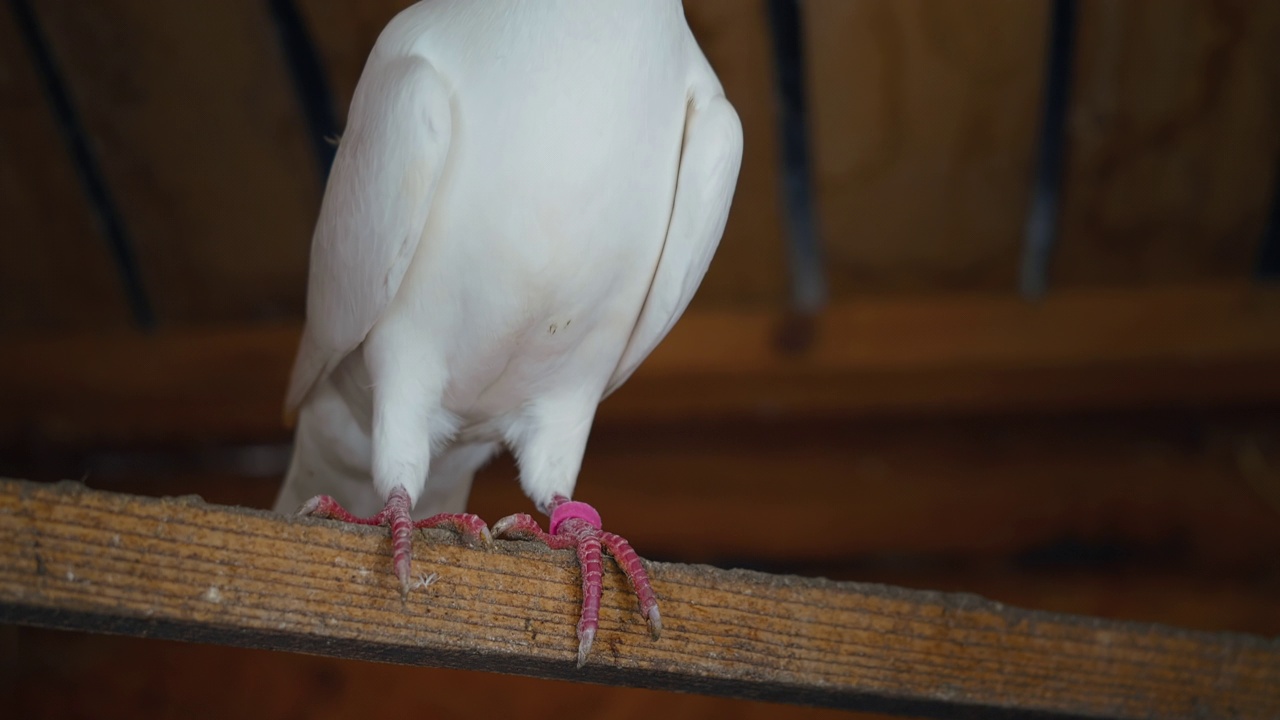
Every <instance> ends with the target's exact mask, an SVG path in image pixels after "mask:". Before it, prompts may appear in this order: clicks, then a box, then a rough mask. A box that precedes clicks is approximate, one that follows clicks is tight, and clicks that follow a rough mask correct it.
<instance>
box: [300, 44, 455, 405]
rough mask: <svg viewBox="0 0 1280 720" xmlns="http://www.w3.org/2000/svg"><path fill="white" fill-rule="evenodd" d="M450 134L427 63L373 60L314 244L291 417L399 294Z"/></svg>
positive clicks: (444, 99) (441, 92)
mask: <svg viewBox="0 0 1280 720" xmlns="http://www.w3.org/2000/svg"><path fill="white" fill-rule="evenodd" d="M451 130H452V127H451V120H450V99H449V91H448V89H447V87H446V85H445V83H444V82H443V80H442V79H441V78H440V76H439V75H437V74H436V71H435V70H434V69H433V68H432V66H431V64H430V63H429V62H428V61H427V60H425V59H423V58H421V57H415V56H401V57H396V58H390V59H375V60H371V61H370V64H369V66H368V68H367V69H366V70H365V73H364V75H363V76H362V77H361V79H360V84H359V86H358V87H357V88H356V93H355V97H354V99H353V100H352V103H351V113H350V119H349V121H348V124H347V130H346V132H345V133H344V134H343V136H342V141H341V143H340V144H339V147H338V152H337V156H336V158H335V159H334V163H333V170H332V172H331V174H330V177H329V184H328V187H327V188H326V189H325V195H324V202H323V204H322V205H321V208H320V217H319V220H318V221H317V223H316V231H315V237H314V238H313V240H312V244H311V271H310V277H309V279H308V286H307V324H306V328H305V330H304V331H303V337H302V343H301V346H300V347H299V349H298V356H297V359H296V360H295V361H294V367H293V376H292V379H291V380H290V383H289V393H288V396H287V398H286V400H285V415H286V417H290V416H292V415H293V414H294V413H295V412H296V411H297V408H298V406H299V405H300V404H301V403H302V401H303V399H304V398H305V397H306V395H307V393H308V392H310V391H311V388H312V387H314V386H315V384H316V382H317V381H318V380H319V379H320V378H322V377H324V376H325V375H327V374H328V373H329V372H330V371H332V370H333V368H334V367H335V366H336V365H337V364H338V363H339V362H341V361H342V359H343V358H344V357H346V355H347V354H348V353H350V352H351V351H352V350H354V349H355V348H356V347H358V346H359V345H360V343H361V342H363V341H364V339H365V336H367V335H368V334H369V331H370V330H371V329H372V328H373V326H374V324H375V323H376V322H377V321H378V319H379V318H380V316H381V315H382V313H383V311H384V310H385V309H386V307H387V303H388V302H390V300H391V298H392V297H393V296H394V295H395V293H396V291H397V290H398V289H399V287H400V281H401V280H402V279H403V278H404V274H405V271H406V270H407V269H408V267H409V262H410V260H411V259H412V258H413V255H414V253H415V252H416V251H417V248H418V243H419V241H420V240H421V239H422V235H423V232H424V229H425V226H426V223H427V214H428V213H429V212H430V209H431V204H432V200H433V198H434V196H435V191H436V187H437V184H438V183H439V181H440V176H441V174H442V172H443V170H444V164H445V158H446V156H447V155H448V151H449V139H450V133H451Z"/></svg>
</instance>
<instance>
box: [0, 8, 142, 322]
mask: <svg viewBox="0 0 1280 720" xmlns="http://www.w3.org/2000/svg"><path fill="white" fill-rule="evenodd" d="M0 108H3V112H0V238H3V241H2V242H0V332H5V333H6V334H8V333H12V332H15V331H17V332H27V333H39V332H59V331H68V330H85V329H88V328H109V327H115V328H123V327H125V326H127V325H128V324H129V309H128V307H127V305H126V303H125V297H124V292H123V288H122V286H121V283H120V279H119V277H118V276H117V274H116V268H115V265H114V264H113V260H112V258H111V255H110V253H109V252H108V248H107V244H106V240H105V239H104V238H103V237H102V236H101V235H100V234H99V231H98V228H97V226H96V225H95V224H94V218H93V216H92V215H91V213H90V207H89V205H88V202H87V201H86V198H85V196H84V193H83V192H82V190H81V188H80V185H79V183H78V181H77V178H76V171H75V168H74V167H73V166H72V164H71V157H70V156H69V154H68V152H67V148H66V146H65V145H64V144H63V142H62V138H61V137H60V136H59V133H58V129H57V124H56V119H55V117H54V115H53V112H52V110H51V109H50V107H49V105H48V103H47V102H46V97H45V94H44V91H43V89H42V88H41V85H40V79H39V77H38V76H37V72H36V68H35V66H34V64H33V63H32V61H31V58H30V56H29V55H28V52H27V48H26V43H25V42H24V41H23V38H22V37H21V35H20V33H19V31H18V27H17V25H16V24H15V22H14V15H13V13H11V12H8V11H5V12H0Z"/></svg>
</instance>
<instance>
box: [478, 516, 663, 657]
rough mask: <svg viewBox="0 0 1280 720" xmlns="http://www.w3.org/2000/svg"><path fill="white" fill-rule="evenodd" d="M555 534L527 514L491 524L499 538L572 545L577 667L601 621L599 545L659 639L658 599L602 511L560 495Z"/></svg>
mask: <svg viewBox="0 0 1280 720" xmlns="http://www.w3.org/2000/svg"><path fill="white" fill-rule="evenodd" d="M552 503H553V504H552V510H551V523H550V529H551V532H550V533H547V532H543V530H542V528H540V527H538V523H537V521H535V520H534V519H533V518H532V517H529V516H528V515H526V514H524V513H520V514H517V515H509V516H507V517H505V518H503V519H501V520H499V521H498V522H496V523H494V525H493V534H494V536H496V537H506V538H513V539H517V540H537V541H540V542H543V543H545V544H546V545H547V546H548V547H550V548H552V549H555V550H563V549H566V548H573V549H574V550H576V551H577V553H578V566H579V567H580V568H582V615H581V617H580V618H579V620H578V667H582V666H583V665H584V664H586V662H587V654H588V653H590V652H591V644H592V642H593V641H594V640H595V637H596V630H597V628H598V627H599V624H600V596H601V595H602V593H603V589H604V588H603V584H602V582H601V581H602V575H603V571H602V568H601V547H602V546H603V548H604V549H605V550H608V551H609V554H610V555H612V556H613V558H614V560H616V561H617V563H618V567H620V568H622V572H623V573H624V574H626V576H627V580H629V581H630V582H631V588H632V589H633V590H634V591H635V593H636V599H637V600H639V602H640V613H641V614H642V615H644V616H645V619H647V620H648V622H649V630H650V631H651V632H652V633H653V637H654V639H657V637H658V636H659V634H661V632H662V616H661V615H660V614H659V613H658V598H657V596H656V595H655V594H654V592H653V587H652V586H651V585H650V584H649V574H648V573H647V572H645V569H644V564H643V563H642V562H641V561H640V556H639V555H637V554H636V551H635V550H633V549H631V543H628V542H627V541H626V540H624V539H623V538H622V537H621V536H619V535H615V534H613V533H611V532H604V531H603V530H601V529H600V514H599V513H598V512H596V510H595V508H593V507H591V506H590V505H588V504H586V503H583V502H573V501H571V500H569V499H568V498H566V497H563V496H560V495H557V496H556V497H555V499H554V500H553V501H552Z"/></svg>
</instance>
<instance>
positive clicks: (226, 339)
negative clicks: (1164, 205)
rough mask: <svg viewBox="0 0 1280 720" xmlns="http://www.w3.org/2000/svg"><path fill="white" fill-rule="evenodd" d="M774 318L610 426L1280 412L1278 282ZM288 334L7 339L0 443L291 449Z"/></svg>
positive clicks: (874, 303)
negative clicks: (793, 322)
mask: <svg viewBox="0 0 1280 720" xmlns="http://www.w3.org/2000/svg"><path fill="white" fill-rule="evenodd" d="M783 322H784V318H783V317H782V316H780V315H779V314H776V313H771V312H712V311H700V312H696V313H690V314H689V315H687V316H686V317H685V318H684V319H683V320H681V322H680V323H679V324H677V325H676V327H675V329H674V330H673V331H672V333H671V335H670V337H668V338H667V340H666V342H664V343H663V344H661V345H660V346H659V347H658V349H657V351H655V352H654V354H653V356H652V357H650V358H649V360H648V361H647V362H646V363H645V364H644V365H642V366H641V368H640V370H639V371H638V372H637V373H636V375H635V376H634V377H633V378H632V379H631V381H630V382H628V383H627V384H626V385H625V386H623V388H622V389H621V390H619V391H618V392H617V393H616V394H615V395H614V396H613V397H610V398H609V399H608V400H606V401H605V403H604V404H603V405H602V406H601V408H600V420H601V421H602V422H604V423H611V422H631V421H645V422H648V421H667V420H670V419H672V418H680V419H686V420H688V419H696V420H710V419H728V418H742V417H766V416H772V417H778V416H788V415H791V416H807V417H812V416H815V415H819V416H831V415H839V416H850V415H894V414H921V413H924V414H957V413H991V412H1062V411H1086V410H1120V409H1134V408H1148V407H1156V408H1167V407H1174V406H1177V407H1196V408H1199V407H1210V406H1231V405H1256V404H1271V403H1276V402H1280V289H1276V288H1266V287H1263V288H1249V287H1243V286H1213V287H1196V288H1182V289H1162V290H1143V291H1093V292H1083V291H1082V292H1073V293H1067V294H1063V295H1061V296H1055V297H1053V298H1051V299H1049V300H1046V301H1044V302H1042V303H1038V304H1032V303H1025V302H1022V301H1019V300H1016V299H1008V298H999V297H988V296H976V297H975V296H962V297H947V296H943V297H935V298H927V299H918V298H913V299H897V300H867V301H862V302H856V303H845V304H841V305H837V306H834V307H832V308H830V309H829V310H828V311H827V312H825V313H824V314H823V315H821V316H820V317H817V318H815V319H814V321H813V324H812V326H811V327H810V328H809V334H810V337H811V341H810V342H809V344H808V345H807V346H806V347H805V348H804V349H803V350H802V351H800V352H797V353H786V352H783V351H781V350H780V349H779V347H778V342H777V338H778V333H779V330H780V328H781V327H782V324H783ZM297 338H298V330H297V328H296V327H291V326H290V327H266V328H262V327H257V328H230V329H221V330H217V329H214V330H188V331H181V332H172V333H162V334H158V335H154V336H145V337H144V336H140V335H132V334H127V335H122V334H106V335H77V336H55V337H47V338H32V339H27V340H21V339H12V340H10V341H8V342H7V343H6V350H7V352H5V353H3V354H0V438H3V437H4V436H9V437H14V436H27V437H36V438H40V439H42V440H46V441H49V442H52V443H55V444H56V443H66V444H76V445H84V444H109V443H115V442H145V441H150V440H174V439H180V440H189V439H192V438H217V439H230V440H235V439H246V440H262V439H275V438H283V437H285V436H286V432H285V429H284V428H283V426H282V424H281V420H280V403H281V400H282V398H283V395H284V386H285V381H286V379H287V377H288V372H289V367H290V364H291V362H292V359H293V352H294V349H295V347H296V344H297Z"/></svg>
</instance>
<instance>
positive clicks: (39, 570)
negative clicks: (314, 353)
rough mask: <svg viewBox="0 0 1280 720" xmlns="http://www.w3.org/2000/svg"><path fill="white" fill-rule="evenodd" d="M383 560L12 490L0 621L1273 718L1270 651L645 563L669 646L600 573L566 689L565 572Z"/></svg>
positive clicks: (516, 551) (370, 546) (374, 534)
mask: <svg viewBox="0 0 1280 720" xmlns="http://www.w3.org/2000/svg"><path fill="white" fill-rule="evenodd" d="M433 539H437V540H439V539H440V538H439V537H438V536H437V537H434V538H433ZM386 544H387V543H386V538H385V536H384V533H382V532H379V531H378V530H376V529H373V528H352V527H342V526H336V525H334V524H332V523H328V522H323V521H292V522H283V521H282V520H281V518H279V517H278V516H273V515H270V514H264V513H260V512H255V511H249V510H242V509H241V510H237V509H233V508H219V507H215V506H208V505H204V504H203V503H199V502H196V501H192V500H182V499H178V500H149V499H141V498H132V497H128V496H117V495H110V494H106V493H98V492H94V491H88V490H83V489H82V488H80V487H79V486H76V485H71V484H67V485H62V486H58V487H48V486H38V485H33V484H30V483H23V482H20V481H5V482H3V484H0V546H2V547H3V548H4V552H3V553H0V557H7V558H12V559H13V560H12V561H11V562H9V563H6V564H5V565H4V566H2V567H0V619H3V620H4V621H7V622H18V623H24V624H35V625H43V626H53V627H65V628H80V629H90V630H94V631H98V632H113V633H123V634H132V635H139V634H147V635H150V636H157V637H169V638H174V639H184V640H193V641H202V642H217V643H220V644H231V645H244V646H249V647H269V648H275V649H283V650H291V651H300V652H309V653H315V654H325V655H334V656H340V657H354V658H361V659H370V660H379V661H383V662H388V661H390V662H397V663H403V664H420V665H440V666H455V667H466V668H471V669H486V670H496V671H502V672H510V673H516V674H527V675H533V676H542V677H556V678H561V679H572V680H580V681H588V682H604V683H607V684H614V685H637V686H644V687H655V688H663V689H679V690H686V691H692V692H698V693H708V694H722V695H732V696H735V697H746V698H758V699H768V700H774V701H782V702H794V703H799V704H811V705H827V706H832V707H846V708H849V709H874V710H883V711H891V712H899V713H921V712H923V713H928V714H931V715H934V716H937V717H966V716H972V715H973V714H974V713H975V712H977V713H987V714H988V716H990V715H994V714H1014V713H1024V714H1025V713H1041V714H1043V715H1046V716H1056V717H1134V718H1137V717H1153V716H1154V717H1168V718H1180V717H1187V718H1191V717H1204V716H1206V715H1208V716H1231V717H1257V718H1264V717H1273V716H1274V715H1275V714H1276V713H1280V641H1276V640H1271V641H1268V640H1263V639H1261V638H1256V637H1252V636H1245V635H1232V634H1221V635H1214V634H1207V633H1196V632H1190V631H1183V630H1176V629H1172V628H1166V627H1161V626H1153V625H1133V624H1126V623H1117V622H1110V621H1104V620H1099V619H1094V618H1084V617H1073V616H1058V615H1051V614H1048V613H1039V612H1033V611H1025V610H1017V609H1013V608H1008V607H1004V606H1001V605H997V604H995V603H990V602H987V601H985V600H982V599H980V598H977V597H974V596H966V595H944V594H939V593H930V592H911V591H906V590H900V589H895V588H890V587H884V586H871V585H858V584H852V583H833V582H830V581H823V580H805V579H801V578H794V577H773V576H766V575H761V574H758V573H750V572H745V571H723V570H715V569H712V568H708V567H698V566H676V565H664V564H657V563H653V564H651V572H652V575H653V579H654V583H655V586H656V587H657V588H658V592H659V594H660V596H661V597H662V600H663V603H664V605H663V607H664V611H665V615H666V618H667V619H668V620H667V623H666V626H667V630H666V632H665V635H664V637H663V638H662V639H661V640H658V641H654V640H651V639H649V638H648V637H647V634H646V633H645V632H644V631H643V628H642V627H641V626H640V624H639V623H638V622H632V621H634V620H635V618H632V617H630V616H631V615H635V611H634V607H633V605H634V601H633V600H632V598H631V597H630V595H629V593H628V592H626V588H625V584H624V581H622V580H620V578H619V574H618V573H617V572H616V571H614V569H613V568H611V572H609V573H608V574H607V576H608V577H607V586H608V587H607V590H606V594H605V599H604V602H603V610H602V615H603V619H602V628H601V631H602V634H601V637H600V638H599V640H600V641H601V642H599V643H598V644H599V645H600V649H601V650H602V652H599V654H598V655H595V656H593V658H592V662H591V663H589V664H588V666H587V667H586V668H584V669H582V670H576V669H575V668H574V667H573V665H574V661H573V658H574V649H575V644H576V640H575V638H574V637H573V635H572V632H571V631H570V628H571V627H572V625H573V621H574V618H575V615H576V611H577V602H576V593H575V592H574V590H573V588H574V587H575V585H576V582H575V572H574V571H573V569H572V565H573V558H572V555H571V553H568V552H562V553H551V552H548V551H545V550H540V549H539V548H538V547H534V546H529V545H526V544H522V543H502V544H500V547H499V549H498V550H496V551H490V552H485V551H480V550H471V549H466V548H462V547H458V546H456V545H453V544H449V543H447V542H438V543H431V544H427V543H425V542H422V541H421V539H420V540H419V542H418V554H417V557H418V559H419V563H420V565H421V564H429V565H430V566H431V567H432V569H433V571H434V572H438V573H440V575H441V578H440V580H438V581H437V582H436V583H435V584H433V585H432V586H431V587H430V588H429V589H427V590H425V591H421V592H418V593H415V594H414V595H413V596H411V597H410V599H409V600H408V601H407V603H403V604H402V602H401V601H400V600H399V598H398V593H397V592H396V590H395V588H394V587H393V585H394V582H393V581H392V578H391V576H390V574H389V573H380V572H378V571H377V570H378V569H379V568H380V567H381V566H382V565H384V564H385V563H386V562H387V553H386V549H385V546H386ZM362 570H365V571H367V572H362Z"/></svg>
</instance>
